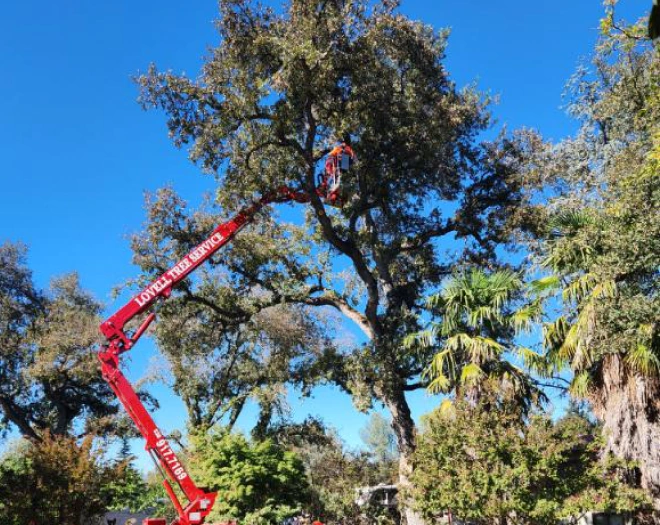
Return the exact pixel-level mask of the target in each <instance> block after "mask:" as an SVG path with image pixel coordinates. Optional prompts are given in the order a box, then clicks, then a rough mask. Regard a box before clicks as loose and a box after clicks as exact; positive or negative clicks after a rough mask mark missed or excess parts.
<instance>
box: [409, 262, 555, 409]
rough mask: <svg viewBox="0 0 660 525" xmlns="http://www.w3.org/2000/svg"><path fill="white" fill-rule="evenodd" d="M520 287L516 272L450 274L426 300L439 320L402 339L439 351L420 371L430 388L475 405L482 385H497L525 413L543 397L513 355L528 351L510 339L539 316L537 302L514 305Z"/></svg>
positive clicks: (475, 271) (520, 282) (410, 343)
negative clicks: (517, 306)
mask: <svg viewBox="0 0 660 525" xmlns="http://www.w3.org/2000/svg"><path fill="white" fill-rule="evenodd" d="M523 289H524V284H523V281H522V280H521V279H520V276H519V275H518V274H517V273H516V272H513V271H511V270H507V269H502V270H497V271H493V272H486V271H484V270H481V269H473V270H470V271H466V272H464V273H461V274H459V275H456V276H454V277H452V278H451V279H450V280H449V282H448V283H447V284H446V286H445V287H444V288H443V289H442V291H441V292H440V293H438V294H436V295H433V296H432V297H431V298H430V299H429V307H430V310H431V311H432V313H434V314H435V315H437V316H439V317H440V319H441V320H440V321H439V322H432V323H431V324H430V326H429V328H428V329H427V330H424V331H422V332H419V333H416V334H412V335H411V336H409V337H408V338H407V340H406V342H407V344H409V345H413V344H417V345H419V346H421V347H423V348H426V349H428V348H435V349H437V351H436V353H435V355H434V357H433V359H432V361H431V363H430V365H429V366H428V368H427V369H426V371H425V374H424V375H425V377H426V378H427V379H428V381H429V390H430V391H432V392H436V393H450V392H453V393H455V395H456V397H457V398H463V399H467V400H469V401H470V402H472V403H476V402H477V401H479V399H480V398H481V397H482V396H483V393H484V390H485V389H492V388H495V389H496V390H498V391H499V393H502V394H506V395H507V397H510V398H515V400H516V401H518V402H519V403H520V405H521V406H522V407H523V408H524V409H525V411H526V410H528V409H529V408H530V406H531V404H532V403H535V402H539V401H540V400H541V398H542V397H544V396H543V394H542V392H541V391H540V390H539V388H537V386H536V384H535V382H534V381H533V380H532V379H531V378H530V376H529V375H528V374H527V373H525V371H524V370H522V369H521V368H520V367H518V366H516V365H515V364H514V363H513V362H512V359H511V357H512V356H513V355H514V354H518V355H523V356H524V357H525V356H529V354H530V353H531V352H532V351H531V350H529V349H526V348H522V347H519V346H517V345H516V344H515V341H514V340H515V336H516V335H517V334H518V333H519V332H520V331H521V330H523V329H525V328H528V327H529V326H530V325H531V323H532V322H533V320H534V319H535V318H536V317H537V315H538V305H537V304H530V305H528V306H527V307H525V308H522V309H518V310H515V309H514V303H515V300H516V298H518V297H519V296H520V295H521V293H522V291H523Z"/></svg>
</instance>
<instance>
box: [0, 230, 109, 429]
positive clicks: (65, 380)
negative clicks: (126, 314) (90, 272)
mask: <svg viewBox="0 0 660 525" xmlns="http://www.w3.org/2000/svg"><path fill="white" fill-rule="evenodd" d="M0 275H1V277H0V417H1V418H2V422H3V424H2V425H0V427H4V426H6V425H11V426H13V427H14V428H16V429H17V430H19V431H20V433H21V434H22V435H24V436H26V437H28V438H31V439H40V437H41V434H42V433H43V432H45V431H46V430H50V431H52V432H53V433H54V434H57V435H66V434H67V433H69V432H70V431H71V429H72V425H73V424H74V422H76V423H78V424H81V423H85V424H86V425H87V430H92V429H93V428H96V429H100V428H101V427H103V428H105V429H106V430H109V429H111V427H112V425H111V423H113V421H114V417H113V416H114V415H115V414H116V412H117V403H116V402H115V399H114V395H113V394H112V391H111V390H110V387H109V386H108V385H107V384H106V383H105V381H103V379H102V378H101V374H100V371H99V367H98V361H97V359H96V357H95V354H94V353H93V352H92V347H93V345H94V344H95V343H97V342H98V340H99V335H98V325H99V313H100V311H101V305H100V304H99V303H98V302H97V301H96V300H94V299H93V298H92V297H91V296H90V295H89V294H88V293H87V292H86V291H84V290H82V289H81V287H80V283H79V280H78V276H77V275H76V274H70V275H66V276H63V277H60V278H57V279H53V281H52V282H51V286H50V289H49V290H45V291H42V290H38V289H36V287H35V286H34V283H33V282H32V275H31V271H30V270H29V268H28V267H27V264H26V249H25V247H24V246H21V245H19V244H11V243H5V244H3V245H1V246H0Z"/></svg>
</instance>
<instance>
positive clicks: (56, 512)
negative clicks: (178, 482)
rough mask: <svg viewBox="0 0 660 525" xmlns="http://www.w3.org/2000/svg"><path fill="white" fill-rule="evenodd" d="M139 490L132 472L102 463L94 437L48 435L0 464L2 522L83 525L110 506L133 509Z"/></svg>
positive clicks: (140, 485)
mask: <svg viewBox="0 0 660 525" xmlns="http://www.w3.org/2000/svg"><path fill="white" fill-rule="evenodd" d="M143 489H144V483H143V482H142V481H141V479H140V478H139V474H137V472H136V471H135V470H134V469H133V467H131V466H130V465H129V464H127V463H126V462H113V461H108V460H106V459H104V458H103V451H102V450H101V448H100V447H99V446H98V444H97V443H95V442H94V439H93V438H91V437H87V438H85V439H83V440H82V441H81V442H80V443H78V442H77V441H76V440H74V439H72V438H69V437H65V436H54V435H51V434H50V433H48V432H46V433H43V434H42V437H41V440H40V441H39V442H38V443H35V442H29V441H21V442H20V444H18V445H17V446H16V447H15V448H14V449H11V450H10V451H9V452H7V453H6V454H5V456H4V457H3V458H2V459H1V460H0V522H2V523H3V524H7V525H25V524H26V523H33V524H35V525H47V524H51V523H85V522H87V521H88V520H90V519H92V518H95V517H97V516H99V515H101V514H103V513H104V512H106V511H107V510H109V509H110V508H113V507H114V508H123V507H125V506H127V507H130V508H134V503H135V502H134V497H136V496H138V495H139V494H141V493H142V492H143ZM128 503H130V505H128Z"/></svg>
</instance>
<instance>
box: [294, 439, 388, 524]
mask: <svg viewBox="0 0 660 525" xmlns="http://www.w3.org/2000/svg"><path fill="white" fill-rule="evenodd" d="M326 437H327V439H326V440H325V441H323V442H315V443H307V444H305V445H303V446H300V447H296V449H295V450H296V452H297V454H298V455H299V456H300V457H301V458H302V460H303V463H304V464H305V471H306V473H307V478H308V480H309V485H310V488H311V493H312V501H311V504H310V506H309V509H310V512H311V513H312V515H314V516H319V517H320V518H321V521H323V522H324V523H330V524H356V523H363V522H364V520H367V522H368V523H374V522H375V521H373V520H375V518H376V517H381V518H384V512H383V509H382V508H381V509H364V508H360V507H358V506H357V505H356V503H355V499H356V497H357V494H356V489H357V488H358V487H369V486H374V485H377V484H379V483H388V482H390V481H391V480H392V479H393V478H394V477H395V476H396V470H397V469H396V465H394V464H393V463H392V462H391V461H388V462H380V461H374V457H373V456H372V455H371V454H366V453H363V452H360V451H351V450H348V449H347V448H346V446H345V445H344V443H342V441H341V440H340V439H339V438H338V437H337V436H336V435H335V434H333V433H332V432H330V433H327V434H326ZM365 514H366V515H365ZM370 519H371V520H372V521H369V520H370Z"/></svg>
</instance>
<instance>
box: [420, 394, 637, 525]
mask: <svg viewBox="0 0 660 525" xmlns="http://www.w3.org/2000/svg"><path fill="white" fill-rule="evenodd" d="M485 406H490V407H491V408H492V406H493V405H492V404H490V405H485ZM602 452H603V445H602V440H601V438H600V437H599V429H598V428H596V426H595V425H594V424H593V423H592V422H590V421H589V420H588V419H586V418H585V417H583V416H581V415H579V414H574V413H571V414H569V415H567V416H565V417H564V418H563V419H561V420H559V421H557V422H553V421H552V420H551V419H550V418H549V417H547V416H542V415H540V416H535V417H532V418H531V420H530V421H524V420H522V419H521V418H520V417H519V414H518V413H516V412H515V411H512V412H510V413H509V412H507V411H506V409H501V410H500V409H498V410H488V409H486V408H484V406H477V407H473V406H469V405H467V404H465V403H458V404H457V405H456V407H455V408H454V409H453V410H450V411H443V410H440V409H438V410H436V411H434V412H432V413H431V414H430V415H429V416H428V417H427V418H426V421H425V426H424V431H423V433H422V434H421V435H420V437H419V446H418V449H417V451H416V453H415V464H416V469H415V472H414V475H413V487H414V488H413V490H412V492H413V497H414V500H415V504H416V506H417V508H418V509H419V510H420V511H421V512H422V513H423V514H424V515H425V516H426V517H428V518H432V517H434V516H438V515H441V514H443V513H445V512H447V511H451V512H452V513H453V514H454V515H456V516H457V517H459V518H461V519H465V520H469V521H471V522H473V523H477V524H482V523H483V524H486V523H492V522H494V521H495V520H498V523H506V522H507V521H509V520H510V518H511V517H513V516H515V517H516V522H517V523H520V522H522V523H537V524H554V523H557V522H558V520H559V519H560V518H563V517H568V516H575V515H578V514H580V513H581V512H583V511H586V510H595V511H612V512H637V511H641V510H644V509H646V508H648V504H649V501H648V499H647V497H646V496H645V494H644V492H643V491H642V490H641V489H638V488H632V487H630V486H627V485H626V484H625V483H624V482H623V481H622V474H625V473H626V472H628V471H629V469H628V466H627V465H624V464H622V463H621V462H616V461H615V460H613V459H612V458H610V457H608V456H605V457H604V458H603V454H602ZM601 458H602V460H601Z"/></svg>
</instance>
